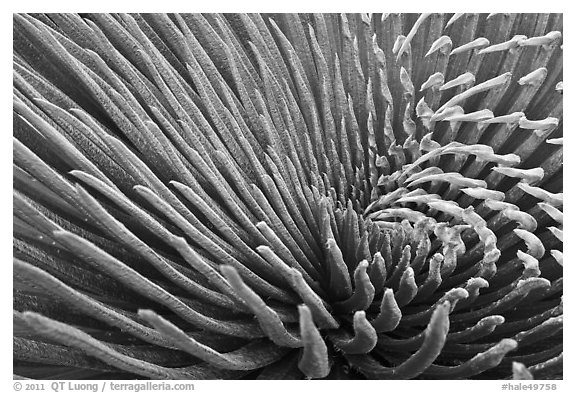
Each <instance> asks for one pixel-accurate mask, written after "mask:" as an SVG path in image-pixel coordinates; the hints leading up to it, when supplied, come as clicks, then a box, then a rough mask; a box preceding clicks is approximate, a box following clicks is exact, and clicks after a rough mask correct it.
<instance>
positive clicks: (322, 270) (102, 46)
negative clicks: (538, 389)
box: [13, 14, 563, 379]
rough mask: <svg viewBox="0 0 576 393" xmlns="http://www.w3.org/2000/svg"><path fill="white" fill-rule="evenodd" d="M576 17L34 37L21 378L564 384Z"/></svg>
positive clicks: (206, 24) (30, 33) (180, 19)
mask: <svg viewBox="0 0 576 393" xmlns="http://www.w3.org/2000/svg"><path fill="white" fill-rule="evenodd" d="M561 31H562V16H561V15H539V14H527V15H516V14H491V15H484V14H483V15H475V14H450V15H445V14H423V15H400V14H347V15H344V14H342V15H338V14H326V15H291V14H282V15H232V14H228V15H213V14H207V15H199V14H182V15H156V14H145V15H104V14H94V15H92V14H90V15H71V14H48V15H14V57H13V68H14V74H13V75H14V89H13V97H14V101H13V102H14V104H13V111H14V117H13V119H14V147H13V149H14V168H13V171H14V172H13V173H14V265H13V266H14V314H13V316H14V370H15V374H16V375H17V376H20V377H29V378H67V379H77V378H90V379H95V378H100V377H102V378H134V377H139V378H168V379H180V378H183V379H203V378H204V379H206V378H262V379H281V378H291V379H298V378H324V377H327V378H377V379H408V378H422V379H453V378H507V377H514V378H523V379H529V378H548V377H554V376H556V377H557V376H558V375H561V367H562V220H563V213H562V46H561V39H562V37H561Z"/></svg>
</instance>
